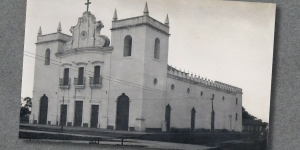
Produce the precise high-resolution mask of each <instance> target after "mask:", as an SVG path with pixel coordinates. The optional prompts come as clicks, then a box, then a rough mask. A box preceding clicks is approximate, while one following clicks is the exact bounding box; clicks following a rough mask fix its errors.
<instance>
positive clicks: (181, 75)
mask: <svg viewBox="0 0 300 150" xmlns="http://www.w3.org/2000/svg"><path fill="white" fill-rule="evenodd" d="M167 75H168V77H171V78H174V79H178V80H182V81H185V82H190V83H193V84H198V85H199V86H206V87H209V88H213V89H216V90H221V91H224V92H228V93H233V94H237V93H239V94H243V90H242V89H241V88H238V87H235V86H232V85H229V84H226V83H222V82H219V81H213V80H210V79H206V78H205V79H204V78H203V77H200V76H196V75H193V74H189V73H186V72H184V71H181V70H178V69H176V68H174V67H172V66H169V65H168V68H167Z"/></svg>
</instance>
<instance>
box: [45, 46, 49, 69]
mask: <svg viewBox="0 0 300 150" xmlns="http://www.w3.org/2000/svg"><path fill="white" fill-rule="evenodd" d="M45 65H50V49H49V48H48V49H47V50H46V52H45Z"/></svg>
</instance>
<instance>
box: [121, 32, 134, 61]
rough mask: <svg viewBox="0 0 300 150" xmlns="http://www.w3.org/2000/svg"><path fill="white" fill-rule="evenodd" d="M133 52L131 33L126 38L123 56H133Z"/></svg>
mask: <svg viewBox="0 0 300 150" xmlns="http://www.w3.org/2000/svg"><path fill="white" fill-rule="evenodd" d="M131 52H132V38H131V36H130V35H127V36H126V37H125V38H124V52H123V56H124V57H126V56H131Z"/></svg>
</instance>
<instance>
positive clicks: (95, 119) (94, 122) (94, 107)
mask: <svg viewBox="0 0 300 150" xmlns="http://www.w3.org/2000/svg"><path fill="white" fill-rule="evenodd" d="M98 114H99V105H92V113H91V128H97V126H98Z"/></svg>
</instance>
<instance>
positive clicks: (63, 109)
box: [60, 105, 67, 126]
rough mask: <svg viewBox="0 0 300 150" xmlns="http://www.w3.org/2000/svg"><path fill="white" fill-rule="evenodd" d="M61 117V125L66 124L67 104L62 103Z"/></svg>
mask: <svg viewBox="0 0 300 150" xmlns="http://www.w3.org/2000/svg"><path fill="white" fill-rule="evenodd" d="M60 118H61V120H60V121H61V122H60V125H64V126H65V125H66V122H67V105H61V106H60Z"/></svg>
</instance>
